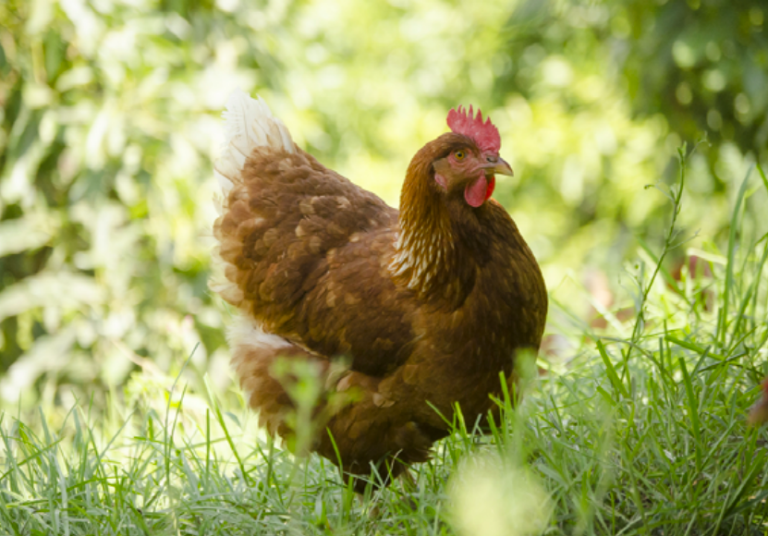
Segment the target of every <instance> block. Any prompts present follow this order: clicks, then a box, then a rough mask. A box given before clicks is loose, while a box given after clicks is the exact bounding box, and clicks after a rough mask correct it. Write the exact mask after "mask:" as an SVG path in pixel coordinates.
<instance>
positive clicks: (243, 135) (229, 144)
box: [208, 91, 296, 305]
mask: <svg viewBox="0 0 768 536" xmlns="http://www.w3.org/2000/svg"><path fill="white" fill-rule="evenodd" d="M222 117H223V118H224V120H225V124H224V127H225V130H226V136H227V141H226V142H225V146H224V152H223V154H222V155H221V156H220V157H219V158H218V159H217V160H216V162H214V164H213V170H214V171H213V173H214V176H215V177H216V180H217V181H218V183H219V186H220V187H221V193H220V194H217V195H215V196H214V199H213V202H214V206H215V207H216V212H217V214H218V219H217V220H216V222H215V223H214V235H215V236H216V238H217V239H218V240H219V246H218V247H217V248H216V252H215V254H214V264H213V270H214V271H213V275H212V277H211V279H210V281H209V284H208V286H209V288H210V289H211V290H213V291H215V292H218V293H219V294H221V296H222V297H223V298H224V299H225V300H226V301H228V302H229V303H231V304H233V305H238V304H239V303H240V302H241V301H242V299H243V293H242V291H241V290H240V289H239V288H237V285H235V284H234V283H233V281H232V280H229V279H227V278H226V277H225V273H226V270H227V268H228V264H227V263H226V262H224V261H223V259H222V258H221V248H222V247H224V246H225V244H224V243H223V239H222V238H223V237H222V236H221V235H220V234H219V233H218V232H217V231H216V230H217V228H218V227H219V226H220V224H221V221H222V217H223V216H224V214H225V213H226V212H227V210H229V203H230V200H229V193H230V192H231V191H232V189H233V188H234V187H235V186H239V185H242V183H243V175H242V172H243V168H244V166H245V162H246V160H248V157H249V156H250V155H251V154H252V153H253V151H254V150H255V149H257V148H259V147H267V148H272V149H277V150H285V151H287V152H289V153H294V152H295V151H296V146H295V145H294V143H293V140H292V139H291V134H290V133H289V132H288V128H287V127H286V126H285V124H283V122H282V121H280V119H278V118H277V117H275V116H274V115H272V110H270V109H269V106H267V103H266V102H264V100H263V99H262V98H261V97H259V98H258V99H252V98H251V97H249V96H248V95H247V94H245V93H243V92H242V91H235V92H234V93H232V94H231V95H230V96H229V99H228V100H227V109H226V111H225V112H224V113H223V114H222Z"/></svg>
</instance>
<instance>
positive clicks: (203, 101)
mask: <svg viewBox="0 0 768 536" xmlns="http://www.w3.org/2000/svg"><path fill="white" fill-rule="evenodd" d="M767 16H768V7H767V6H766V3H765V1H764V0H651V1H648V0H605V1H601V0H590V1H578V0H549V1H547V0H485V1H484V2H476V1H474V0H453V1H442V0H418V1H417V0H390V1H383V0H366V1H365V2H362V1H353V0H315V1H303V0H296V1H291V0H270V1H256V2H251V1H248V2H246V1H244V0H195V1H185V0H123V1H120V0H60V1H54V0H5V1H4V2H2V3H1V4H0V407H6V408H12V407H17V406H18V405H19V404H21V407H30V406H31V405H34V404H39V403H53V404H61V405H65V406H66V405H68V404H70V403H71V402H73V401H74V399H75V398H81V399H82V398H83V397H85V398H86V399H87V398H88V397H89V396H92V395H94V394H96V395H95V396H99V395H98V393H103V392H108V391H109V390H110V389H111V388H114V387H115V386H124V385H134V384H131V383H130V378H131V377H132V376H133V375H135V374H139V373H141V372H142V371H150V372H151V371H160V372H162V373H170V374H173V373H174V368H176V370H178V368H179V367H180V364H181V363H183V362H184V361H185V360H186V359H187V357H189V356H190V355H191V356H192V357H191V360H190V364H189V366H188V369H187V372H186V373H187V374H189V375H191V377H192V378H193V380H194V379H195V378H197V379H198V380H199V379H201V378H203V377H204V376H205V375H206V374H208V375H209V376H208V377H209V378H210V381H211V382H212V383H213V384H214V385H215V386H217V387H220V388H224V387H226V386H228V385H229V383H230V381H231V380H230V375H229V370H228V352H227V349H226V346H225V339H224V330H223V327H224V326H225V324H226V323H227V318H228V315H229V313H228V312H227V311H226V309H225V307H224V306H223V305H222V303H221V302H220V301H219V300H218V299H216V298H215V297H214V296H212V294H211V293H210V292H209V291H208V289H207V285H206V280H207V277H208V267H209V261H210V249H211V247H212V239H211V236H210V235H211V231H210V229H211V223H212V221H213V218H214V212H213V206H212V202H211V198H212V195H213V192H214V189H215V181H214V180H213V176H212V161H213V159H214V158H215V157H216V155H217V154H218V152H219V150H220V145H221V143H222V140H223V132H222V128H221V121H220V114H221V111H222V110H223V108H224V105H225V102H226V99H227V96H228V95H229V93H230V92H231V91H232V90H234V89H238V88H239V89H243V90H245V91H247V92H250V93H251V94H252V95H255V94H256V93H258V94H260V95H261V96H263V97H264V98H265V99H266V100H267V102H268V103H269V105H270V106H271V107H272V109H273V111H274V112H275V113H276V114H277V115H278V116H279V117H281V118H282V119H283V120H284V121H285V122H286V124H287V125H288V127H289V129H290V130H291V132H292V133H293V136H294V139H295V140H296V141H297V143H298V144H299V145H301V146H302V147H304V148H305V149H307V150H308V151H309V152H311V153H312V154H314V155H315V156H316V157H318V158H319V160H320V161H321V162H323V163H325V164H326V165H328V166H329V167H332V168H334V169H336V170H337V171H339V172H341V173H342V174H343V175H345V176H347V177H349V178H351V179H352V180H354V181H355V182H357V183H358V184H360V185H362V186H364V187H366V188H368V189H371V190H373V191H374V192H376V193H378V194H379V195H381V196H382V197H383V198H384V199H385V200H386V201H387V202H389V203H390V204H393V205H396V204H397V203H398V196H399V190H400V186H401V183H402V179H403V176H404V171H405V168H406V166H407V164H408V162H409V160H410V158H411V157H412V155H413V154H414V153H415V152H416V150H418V148H420V147H421V146H422V145H423V144H424V143H425V142H427V141H429V140H431V139H433V138H435V137H436V136H437V135H439V134H440V133H442V132H444V131H446V130H447V128H446V125H445V116H446V113H447V111H448V110H449V109H450V108H451V107H454V106H456V105H457V104H464V105H469V104H474V105H475V106H479V107H481V108H482V110H483V111H484V112H485V113H487V114H490V116H491V117H492V119H493V121H494V122H495V123H496V125H497V126H498V127H499V130H500V132H501V135H502V140H503V145H502V155H503V156H504V157H505V158H506V159H507V160H508V161H510V162H511V163H512V165H513V167H514V169H515V172H516V176H515V177H514V178H512V179H503V180H500V181H499V183H498V186H497V189H496V194H495V197H496V198H497V199H498V200H499V201H500V202H502V203H503V204H504V205H505V206H506V207H507V208H508V210H510V212H511V213H512V215H513V217H514V218H515V219H516V221H517V222H518V224H519V226H520V227H521V229H522V231H523V234H524V236H525V237H526V238H527V240H528V241H529V243H530V245H531V247H532V248H533V250H534V252H535V254H536V255H537V257H538V258H539V260H540V263H541V264H542V267H543V269H544V272H545V276H546V279H547V282H548V286H549V288H550V292H551V296H552V300H553V303H555V305H556V304H557V303H568V304H569V308H570V309H569V310H570V311H571V313H572V314H573V316H574V317H576V318H579V317H584V318H587V317H588V316H589V315H590V314H592V313H591V311H592V312H593V311H594V306H595V303H598V304H599V305H601V306H604V307H607V308H620V307H622V306H626V305H627V304H629V305H631V293H630V292H627V290H626V288H625V286H626V284H625V281H626V279H627V278H626V273H627V270H628V267H627V266H628V265H627V263H631V262H632V260H633V259H636V258H638V255H642V254H643V250H642V248H640V247H639V244H642V243H646V244H648V245H649V247H651V248H654V247H658V246H659V245H660V244H661V243H662V242H663V233H664V230H665V228H666V226H667V225H668V222H669V200H668V199H667V197H666V196H665V195H664V193H663V192H664V188H663V185H669V184H672V183H673V182H675V181H676V180H677V177H678V174H679V167H678V165H677V159H676V155H677V149H678V148H679V147H680V146H682V144H683V143H687V144H688V150H689V151H690V150H691V148H692V147H693V146H694V145H696V150H695V152H694V153H693V154H692V156H691V158H690V159H689V161H688V163H689V169H688V177H687V182H686V191H685V198H684V201H683V203H684V209H683V212H682V214H681V217H680V222H681V225H682V227H683V228H684V231H685V235H684V236H685V237H687V238H690V240H689V241H687V242H686V243H685V244H684V246H681V247H679V248H677V249H675V250H674V254H673V255H672V257H671V258H670V259H669V263H670V269H671V270H674V269H675V267H676V266H677V267H679V266H681V265H683V264H686V265H687V262H686V261H685V257H686V254H688V255H694V254H695V255H699V256H702V255H703V256H704V257H706V258H707V259H708V260H710V261H711V260H712V259H715V260H717V259H718V258H719V255H720V251H721V250H722V244H723V241H724V240H725V239H726V238H727V234H728V231H729V228H728V221H729V214H730V211H731V210H732V205H733V199H734V197H735V196H736V192H737V191H738V188H739V186H740V184H741V181H742V180H743V178H744V176H745V174H746V172H747V170H748V169H749V167H750V166H751V165H752V164H753V163H754V162H756V161H758V162H759V161H762V162H763V163H765V162H766V161H768V160H767V159H766V157H767V156H768V149H767V147H768V113H767V111H768V39H767V38H766V32H765V27H766V24H768V22H766V20H765V19H766V17H767ZM753 178H754V176H753ZM754 184H755V185H758V184H759V179H758V180H757V182H755V183H754ZM647 185H657V186H660V187H659V188H656V189H654V188H647ZM757 187H758V186H756V188H757ZM759 187H760V188H762V185H759ZM747 195H748V199H747V204H748V206H749V208H750V210H749V211H747V212H745V218H747V220H748V221H745V224H744V229H747V230H750V232H752V234H753V235H754V236H758V235H759V233H761V232H765V231H766V220H768V216H765V215H766V214H768V206H766V204H765V201H764V200H763V199H764V197H765V196H754V198H753V197H749V193H748V194H747ZM761 203H762V205H761ZM760 214H762V215H763V216H758V215H760ZM556 310H557V308H556V307H555V308H554V309H553V311H555V313H556ZM555 313H553V314H555ZM587 320H588V318H587ZM554 329H556V328H553V327H551V328H550V332H551V331H552V330H554ZM126 382H127V383H126ZM136 385H139V386H140V387H137V388H143V389H147V388H151V383H150V384H148V383H147V382H143V383H140V384H136ZM148 385H149V387H148Z"/></svg>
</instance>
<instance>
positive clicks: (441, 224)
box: [390, 159, 458, 297]
mask: <svg viewBox="0 0 768 536" xmlns="http://www.w3.org/2000/svg"><path fill="white" fill-rule="evenodd" d="M433 180H434V179H433V176H432V164H431V160H427V159H414V161H413V162H411V165H410V166H409V167H408V173H407V175H406V179H405V184H404V185H403V191H402V194H401V197H400V233H399V235H398V239H397V243H396V245H395V256H394V259H393V260H392V264H391V265H390V269H391V271H392V275H393V277H394V278H395V279H396V280H398V281H399V282H401V283H402V284H404V285H405V286H407V287H408V288H410V289H411V290H414V291H416V292H418V293H419V294H421V295H424V294H430V293H434V292H440V290H441V288H444V287H446V286H448V284H449V282H450V280H451V279H452V278H453V277H455V275H456V274H455V269H456V265H457V263H456V262H455V261H456V257H457V251H456V249H457V245H458V244H457V242H456V237H455V236H454V229H453V225H452V222H451V218H450V215H449V212H448V209H447V207H446V206H445V204H444V202H443V201H442V199H441V196H440V193H439V192H438V191H437V189H436V188H435V187H434V186H433V185H432V181H433ZM440 294H444V293H443V292H440ZM446 297H447V296H446Z"/></svg>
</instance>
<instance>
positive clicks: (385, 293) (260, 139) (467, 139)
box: [211, 93, 547, 491]
mask: <svg viewBox="0 0 768 536" xmlns="http://www.w3.org/2000/svg"><path fill="white" fill-rule="evenodd" d="M225 117H226V120H227V128H228V136H229V143H228V146H227V149H226V151H225V154H224V156H223V157H222V158H221V159H219V160H218V161H217V162H216V166H215V168H216V175H217V178H218V179H219V182H220V184H221V186H222V190H223V198H222V200H221V207H220V216H219V218H218V219H217V220H216V222H215V225H214V233H215V236H216V238H217V239H218V241H219V243H220V247H219V250H218V254H219V257H220V260H221V261H222V263H221V264H222V267H223V271H222V272H223V273H222V276H221V277H220V278H218V280H217V281H215V282H212V284H211V286H212V288H213V289H214V290H216V291H217V292H219V293H220V294H221V296H222V297H223V298H224V299H225V300H226V301H227V302H229V303H231V304H232V305H233V306H235V307H236V308H237V309H238V310H239V313H240V319H239V320H238V322H237V324H236V325H235V326H233V327H231V329H230V332H229V341H230V346H231V349H232V352H233V358H232V360H233V364H234V367H235V369H236V371H237V374H238V376H239V378H240V382H241V385H242V387H243V388H244V390H245V391H246V393H247V395H248V401H249V403H250V405H251V406H252V407H253V408H254V409H256V410H258V411H259V415H260V423H261V424H262V425H263V426H266V428H267V430H268V431H269V433H270V434H273V435H279V436H281V437H283V438H290V437H291V436H292V434H293V433H294V431H293V430H292V429H291V426H290V425H289V420H288V416H289V415H290V414H291V412H292V411H293V402H292V400H291V397H290V396H288V394H287V391H286V383H285V382H286V381H289V380H287V379H286V377H285V375H281V374H278V373H277V372H276V368H275V363H276V362H277V361H278V359H279V358H281V357H282V358H284V359H287V360H307V361H310V362H313V363H315V365H316V366H315V369H316V370H317V371H318V374H319V375H320V378H319V381H321V382H323V385H324V389H325V393H324V394H325V396H323V397H321V399H320V400H319V401H318V403H317V407H316V417H317V418H318V419H321V418H322V419H323V420H322V423H321V424H324V426H323V427H321V428H319V430H318V432H317V433H316V434H315V437H313V442H312V444H311V448H312V449H313V450H315V451H316V452H318V453H319V454H320V455H322V456H324V457H326V458H328V459H329V460H331V461H332V462H334V463H339V457H340V460H341V467H342V469H343V471H344V473H345V475H346V476H347V477H352V478H354V477H355V476H360V475H368V474H370V472H371V468H372V467H377V468H379V469H380V471H379V474H380V475H381V478H382V480H380V482H381V481H383V482H384V483H388V482H389V481H390V478H392V477H395V476H397V475H398V474H399V473H401V472H402V471H403V469H404V468H405V467H406V466H407V464H410V463H413V462H423V461H425V460H427V459H428V457H429V451H430V447H431V445H432V443H433V442H434V441H436V440H438V439H440V438H442V437H444V436H446V435H447V433H448V429H449V427H448V425H447V424H446V422H445V420H444V417H447V418H448V419H450V418H451V416H452V414H453V411H454V407H455V404H456V403H458V405H459V406H460V408H461V410H462V413H463V415H464V417H465V419H466V420H467V421H469V422H475V421H476V419H478V418H482V417H483V416H484V415H486V414H487V412H488V411H489V410H491V409H493V408H494V402H493V401H492V399H491V397H492V396H500V395H501V392H502V386H501V381H500V375H501V374H503V376H504V377H505V378H507V380H508V381H509V382H514V381H515V374H514V372H513V368H514V365H515V356H516V354H517V353H518V352H519V351H520V350H522V349H530V350H533V351H536V350H537V349H538V347H539V343H540V341H541V336H542V331H543V329H544V323H545V318H546V313H547V294H546V288H545V285H544V280H543V278H542V275H541V272H540V270H539V267H538V265H537V263H536V260H535V258H534V256H533V254H532V253H531V250H530V249H529V248H528V246H527V244H526V243H525V241H524V240H523V237H522V236H521V235H520V233H519V231H518V229H517V226H516V225H515V223H514V221H513V220H512V218H510V216H509V214H507V212H506V211H505V210H504V208H503V207H502V206H501V205H500V204H499V203H497V202H496V201H494V200H492V199H489V198H490V196H491V194H492V192H493V188H494V185H495V176H494V174H496V173H500V174H507V175H511V174H512V169H511V168H510V167H509V165H508V164H507V163H506V162H505V161H504V160H502V159H501V158H500V156H499V148H500V139H499V134H498V131H497V129H496V127H495V126H493V125H492V124H491V122H490V119H488V120H486V121H485V122H483V120H482V116H481V114H480V112H479V111H478V113H477V116H475V115H474V114H473V112H472V108H471V107H470V110H469V113H467V112H466V111H465V110H463V109H462V108H461V107H459V109H458V111H456V110H451V112H450V113H449V115H448V124H449V126H450V127H451V132H448V133H446V134H443V135H441V136H439V137H438V138H437V139H435V140H434V141H431V142H429V143H427V144H426V145H425V146H424V147H422V148H421V149H420V150H419V151H418V152H417V153H416V155H415V156H414V157H413V159H412V161H411V163H410V165H409V167H408V170H407V172H406V176H405V183H404V185H403V190H402V195H401V200H400V211H399V212H398V211H397V210H396V209H394V208H391V207H389V206H387V205H386V204H385V203H384V202H383V201H382V200H381V199H380V198H378V197H377V196H376V195H374V194H372V193H370V192H368V191H365V190H363V189H362V188H360V187H358V186H356V185H354V184H353V183H351V182H350V181H349V180H347V179H345V178H344V177H342V176H340V175H339V174H338V173H335V172H334V171H331V170H329V169H327V168H325V167H324V166H323V165H322V164H320V163H319V162H318V161H317V160H315V158H314V157H312V156H311V155H309V154H308V153H306V152H304V151H303V150H302V149H300V148H299V147H297V146H296V145H295V144H294V143H293V141H292V139H291V136H290V134H289V133H288V130H287V129H286V127H285V126H284V125H283V123H282V122H281V121H280V120H279V119H277V118H275V117H273V116H272V114H271V112H270V111H269V108H268V107H267V106H266V104H265V103H264V102H263V101H262V100H261V99H259V100H253V99H250V98H249V97H247V96H246V95H245V94H242V93H241V94H235V95H233V96H232V97H231V98H230V101H229V103H228V111H227V112H226V113H225ZM336 358H342V359H343V360H345V362H346V365H347V366H346V368H344V369H342V370H341V372H339V371H338V370H335V371H334V367H332V366H331V363H332V361H333V360H335V359H336ZM334 392H340V393H353V396H350V397H349V400H348V402H347V403H346V404H345V405H342V406H340V407H337V406H333V407H329V406H327V402H326V401H327V400H328V395H330V394H331V393H334ZM440 414H442V416H441V415H440ZM381 469H384V470H381ZM354 480H355V488H356V489H357V490H358V491H361V490H362V489H364V486H365V481H364V479H358V478H354Z"/></svg>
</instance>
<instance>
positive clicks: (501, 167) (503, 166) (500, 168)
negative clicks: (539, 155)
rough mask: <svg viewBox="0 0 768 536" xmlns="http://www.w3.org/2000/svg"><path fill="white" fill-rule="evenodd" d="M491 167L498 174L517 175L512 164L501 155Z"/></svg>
mask: <svg viewBox="0 0 768 536" xmlns="http://www.w3.org/2000/svg"><path fill="white" fill-rule="evenodd" d="M491 169H493V172H494V173H495V174H496V175H509V176H510V177H513V176H514V175H515V172H514V171H512V166H510V165H509V164H507V162H506V161H505V160H504V159H503V158H501V157H499V161H498V162H496V165H495V166H494V167H493V168H491Z"/></svg>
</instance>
